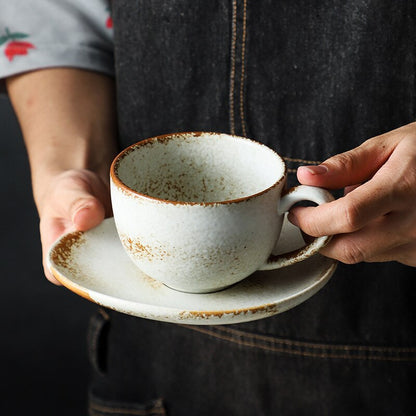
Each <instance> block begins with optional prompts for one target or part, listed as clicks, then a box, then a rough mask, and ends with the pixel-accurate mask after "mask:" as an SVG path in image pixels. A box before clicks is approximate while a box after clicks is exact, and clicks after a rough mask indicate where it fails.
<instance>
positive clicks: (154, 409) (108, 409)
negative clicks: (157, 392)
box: [89, 403, 166, 416]
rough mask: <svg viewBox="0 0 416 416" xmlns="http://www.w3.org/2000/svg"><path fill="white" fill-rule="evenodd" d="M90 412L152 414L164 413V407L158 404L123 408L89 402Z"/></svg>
mask: <svg viewBox="0 0 416 416" xmlns="http://www.w3.org/2000/svg"><path fill="white" fill-rule="evenodd" d="M89 408H90V410H91V411H92V412H95V413H96V412H99V413H104V414H112V413H119V414H125V415H136V416H146V415H147V416H152V415H162V416H163V415H166V412H165V409H164V408H163V407H161V406H160V405H156V406H154V407H152V408H151V409H147V410H139V409H127V408H126V409H123V408H121V407H108V406H103V405H99V404H96V403H91V404H90V406H89Z"/></svg>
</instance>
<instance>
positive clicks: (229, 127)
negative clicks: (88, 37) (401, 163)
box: [90, 0, 416, 416]
mask: <svg viewBox="0 0 416 416" xmlns="http://www.w3.org/2000/svg"><path fill="white" fill-rule="evenodd" d="M113 20H114V28H115V58H116V74H117V77H116V79H117V94H118V117H119V133H120V146H121V147H122V148H124V147H126V146H127V145H129V144H131V143H133V142H136V141H139V140H141V139H144V138H147V137H151V136H154V135H159V134H163V133H169V132H177V131H193V130H197V131H201V130H202V131H204V130H205V131H221V132H229V133H233V134H238V135H244V136H248V137H250V138H253V139H255V140H258V141H260V142H262V143H265V144H267V145H268V146H270V147H272V148H274V149H276V151H277V152H279V153H280V154H281V155H282V156H284V158H285V160H286V162H287V164H288V168H289V176H290V177H289V183H290V184H294V183H295V172H296V168H297V167H298V166H299V165H308V164H316V163H319V161H322V160H325V159H326V158H328V157H329V156H331V155H334V154H336V153H339V152H342V151H345V150H348V149H350V148H353V147H355V146H357V145H359V144H360V143H361V142H362V141H364V140H365V139H367V138H370V137H372V136H375V135H377V134H380V133H383V132H387V131H389V130H392V129H394V128H396V127H399V126H401V125H404V124H407V123H409V122H412V121H414V119H415V111H416V108H415V104H416V97H415V95H416V85H415V64H416V49H415V48H416V2H414V0H408V1H405V0H403V1H400V2H398V1H397V0H390V1H389V0H380V1H377V2H374V1H370V0H332V1H330V0H319V1H318V0H316V1H306V0H274V1H273V0H209V1H207V0H152V1H148V0H147V1H145V0H136V1H131V0H117V1H115V2H113ZM415 289H416V270H415V269H414V268H410V267H406V266H404V265H401V264H398V263H394V262H391V263H379V264H377V263H375V264H366V263H363V264H357V265H353V266H351V265H349V266H346V265H339V267H338V269H337V272H336V273H335V275H334V276H333V278H332V279H331V280H330V282H329V283H328V284H327V285H326V286H325V287H324V288H323V289H322V290H321V291H320V292H319V293H317V294H316V295H315V296H313V297H312V298H311V299H309V300H308V301H306V302H304V303H303V304H301V305H299V306H297V307H295V308H293V309H291V310H289V311H287V312H285V313H282V314H280V315H277V316H274V317H271V318H267V319H264V320H260V321H255V322H250V323H243V324H236V325H229V326H180V325H175V324H169V323H162V322H155V321H149V320H145V319H139V318H134V317H130V316H127V315H123V314H119V313H115V312H112V311H108V310H101V311H100V312H99V313H98V314H97V315H96V316H95V317H94V319H93V320H92V321H91V326H90V354H91V361H92V363H93V367H94V374H93V381H92V384H91V394H90V414H91V415H99V416H102V415H107V414H108V415H110V414H111V415H164V414H167V415H171V416H175V415H179V416H183V415H185V416H186V415H199V416H204V415H207V416H208V415H209V416H211V415H237V416H245V415H250V416H252V415H278V414H279V415H304V414H305V415H351V414H354V415H357V414H358V415H368V414H377V415H391V414H394V415H410V414H416V413H415V411H416V405H415V400H414V393H415V384H416V379H415V375H416V371H415V361H416V330H415V329H416V316H415V315H416V314H415V311H416V307H415V305H414V302H415Z"/></svg>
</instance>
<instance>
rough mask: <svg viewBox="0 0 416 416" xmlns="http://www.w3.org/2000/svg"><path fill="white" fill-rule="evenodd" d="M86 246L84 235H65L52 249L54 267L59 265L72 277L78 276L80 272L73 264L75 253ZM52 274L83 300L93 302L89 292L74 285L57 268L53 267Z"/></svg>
mask: <svg viewBox="0 0 416 416" xmlns="http://www.w3.org/2000/svg"><path fill="white" fill-rule="evenodd" d="M83 244H84V233H83V232H82V231H75V232H73V233H69V234H67V235H64V236H63V237H62V238H61V239H60V241H59V243H58V244H57V245H56V246H55V247H54V248H53V249H52V251H51V253H50V259H51V261H52V264H53V265H59V266H60V267H62V268H64V269H65V270H66V271H67V272H69V273H70V274H72V275H75V276H76V275H78V273H79V272H80V271H79V270H78V269H77V268H76V266H75V264H74V262H73V252H74V250H76V249H77V248H79V247H81V246H82V245H83ZM51 271H52V274H53V275H54V276H55V278H56V279H57V280H58V281H59V282H60V283H61V284H62V285H63V286H65V287H66V288H68V289H69V290H71V291H72V292H74V293H76V294H78V295H79V296H82V297H83V298H85V299H87V300H89V301H93V300H92V298H91V297H90V295H89V294H88V292H87V291H85V290H83V289H82V288H80V287H79V286H78V285H76V284H73V283H72V282H71V280H69V279H67V278H66V277H65V276H63V275H62V274H61V273H60V272H59V270H57V269H55V267H53V266H52V267H51Z"/></svg>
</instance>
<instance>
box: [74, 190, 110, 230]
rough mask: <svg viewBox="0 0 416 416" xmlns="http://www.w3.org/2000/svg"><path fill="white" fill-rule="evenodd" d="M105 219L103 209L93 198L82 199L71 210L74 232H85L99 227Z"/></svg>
mask: <svg viewBox="0 0 416 416" xmlns="http://www.w3.org/2000/svg"><path fill="white" fill-rule="evenodd" d="M104 218H105V208H104V206H103V204H102V203H101V202H100V201H99V200H98V199H97V198H95V197H93V196H88V197H82V198H80V199H79V200H77V201H76V205H74V208H73V209H72V223H73V225H74V227H75V228H76V230H78V231H86V230H89V229H90V228H93V227H96V226H97V225H99V224H100V223H101V222H102V221H103V220H104Z"/></svg>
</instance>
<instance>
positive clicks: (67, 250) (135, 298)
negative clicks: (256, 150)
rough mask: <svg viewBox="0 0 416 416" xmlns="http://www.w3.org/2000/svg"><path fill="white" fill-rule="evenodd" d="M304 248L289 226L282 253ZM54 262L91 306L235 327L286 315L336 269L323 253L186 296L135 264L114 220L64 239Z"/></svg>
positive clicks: (52, 265)
mask: <svg viewBox="0 0 416 416" xmlns="http://www.w3.org/2000/svg"><path fill="white" fill-rule="evenodd" d="M302 244H303V240H302V238H301V235H300V233H299V231H298V229H297V228H296V227H294V226H293V225H292V224H290V223H288V222H287V221H285V222H284V224H283V229H282V238H281V241H280V242H279V244H278V247H277V252H285V251H290V250H294V249H296V248H297V247H300V246H301V245H302ZM48 263H49V268H50V269H51V271H52V273H53V274H54V276H55V277H56V278H57V279H58V280H59V281H60V282H61V283H62V284H63V285H64V286H65V287H67V288H68V289H70V290H71V291H73V292H74V293H76V294H78V295H80V296H82V297H84V298H86V299H88V300H89V301H91V302H94V303H97V304H99V305H102V306H105V307H107V308H110V309H114V310H116V311H118V312H122V313H125V314H128V315H133V316H138V317H141V318H147V319H153V320H158V321H166V322H173V323H183V324H192V325H222V324H233V323H240V322H247V321H253V320H257V319H262V318H267V317H269V316H272V315H275V314H278V313H281V312H284V311H286V310H288V309H290V308H293V307H294V306H296V305H298V304H300V303H302V302H304V301H305V300H307V299H308V298H309V297H311V296H312V295H313V294H315V293H316V292H318V291H319V290H320V289H321V288H322V287H323V286H324V285H325V284H326V283H327V282H328V280H329V279H330V277H331V276H332V274H333V272H334V271H335V268H336V262H335V261H334V260H331V259H328V258H325V257H323V256H321V255H319V254H317V255H315V256H313V257H311V258H309V259H307V260H305V261H302V262H300V263H298V264H295V265H293V266H289V267H286V268H284V269H280V270H271V271H257V272H255V273H254V274H252V275H251V276H249V277H248V278H247V279H244V280H243V281H242V282H240V283H237V284H235V285H233V286H231V287H229V288H227V289H225V290H222V291H219V292H215V293H209V294H190V293H182V292H178V291H176V290H172V289H169V288H168V287H166V286H165V285H164V284H162V283H161V282H160V281H157V280H154V279H152V278H150V277H148V276H147V275H145V274H144V273H143V272H142V271H141V270H140V269H139V268H137V267H136V266H135V265H134V264H133V262H132V261H131V260H130V258H129V257H128V255H127V254H126V252H125V250H124V249H123V246H122V245H121V243H120V240H119V237H118V234H117V231H116V228H115V224H114V219H113V218H109V219H107V220H105V221H104V222H103V223H102V224H100V225H99V226H98V227H96V228H94V229H92V230H89V231H86V232H75V233H70V234H67V235H65V236H63V237H61V238H60V239H59V240H58V241H57V242H56V243H55V244H54V245H53V247H52V248H51V250H50V252H49V257H48Z"/></svg>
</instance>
